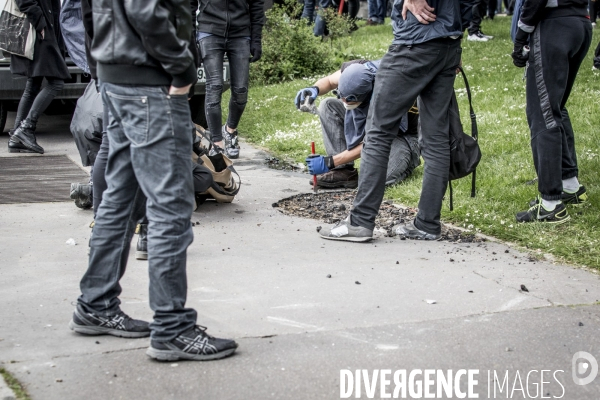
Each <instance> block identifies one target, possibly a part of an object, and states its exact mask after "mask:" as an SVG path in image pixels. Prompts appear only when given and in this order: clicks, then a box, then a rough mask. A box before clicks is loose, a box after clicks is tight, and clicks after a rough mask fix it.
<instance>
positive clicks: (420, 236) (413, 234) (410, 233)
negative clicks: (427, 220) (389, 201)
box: [392, 221, 442, 240]
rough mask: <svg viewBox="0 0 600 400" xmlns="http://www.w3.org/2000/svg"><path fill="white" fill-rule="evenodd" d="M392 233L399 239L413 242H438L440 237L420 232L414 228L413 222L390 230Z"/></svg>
mask: <svg viewBox="0 0 600 400" xmlns="http://www.w3.org/2000/svg"><path fill="white" fill-rule="evenodd" d="M392 231H393V232H394V234H396V235H398V236H400V237H404V238H407V239H415V240H438V239H439V238H440V237H441V236H442V235H440V234H437V235H434V234H433V233H428V232H425V231H422V230H420V229H419V228H417V227H416V226H415V223H414V221H410V222H407V223H405V224H400V225H396V226H394V227H393V228H392Z"/></svg>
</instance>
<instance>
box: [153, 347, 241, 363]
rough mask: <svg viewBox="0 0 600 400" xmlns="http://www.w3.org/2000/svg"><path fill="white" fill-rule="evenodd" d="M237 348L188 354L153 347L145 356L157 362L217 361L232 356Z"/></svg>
mask: <svg viewBox="0 0 600 400" xmlns="http://www.w3.org/2000/svg"><path fill="white" fill-rule="evenodd" d="M236 349H237V348H233V349H227V350H223V351H220V352H218V353H214V354H189V353H186V352H183V351H176V350H158V349H155V348H153V347H149V348H148V350H146V355H147V356H148V357H150V358H154V359H155V360H158V361H177V360H191V361H210V360H218V359H220V358H225V357H228V356H230V355H232V354H233V353H234V352H235V350H236Z"/></svg>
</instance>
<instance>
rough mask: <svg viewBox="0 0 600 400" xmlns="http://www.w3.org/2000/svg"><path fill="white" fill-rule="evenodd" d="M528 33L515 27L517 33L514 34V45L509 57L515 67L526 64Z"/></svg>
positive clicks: (521, 66) (527, 58) (527, 57)
mask: <svg viewBox="0 0 600 400" xmlns="http://www.w3.org/2000/svg"><path fill="white" fill-rule="evenodd" d="M528 43H529V33H527V32H525V31H524V30H522V29H521V28H519V29H517V34H516V35H515V47H514V48H513V52H512V54H511V57H512V59H513V64H514V65H515V66H516V67H519V68H523V67H525V66H526V65H527V60H529V46H528V45H527V44H528Z"/></svg>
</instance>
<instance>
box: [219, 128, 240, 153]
mask: <svg viewBox="0 0 600 400" xmlns="http://www.w3.org/2000/svg"><path fill="white" fill-rule="evenodd" d="M223 139H224V140H225V155H226V156H227V157H229V158H232V159H235V158H238V157H239V156H240V145H239V143H238V132H237V129H236V131H235V132H233V133H230V132H229V131H228V130H227V128H226V125H223Z"/></svg>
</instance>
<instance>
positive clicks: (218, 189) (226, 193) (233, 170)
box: [210, 165, 242, 196]
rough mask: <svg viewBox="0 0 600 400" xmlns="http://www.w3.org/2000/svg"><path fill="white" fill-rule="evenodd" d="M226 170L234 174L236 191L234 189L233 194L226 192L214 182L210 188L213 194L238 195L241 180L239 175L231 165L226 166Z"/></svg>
mask: <svg viewBox="0 0 600 400" xmlns="http://www.w3.org/2000/svg"><path fill="white" fill-rule="evenodd" d="M227 169H228V170H230V171H231V172H232V173H234V174H235V175H236V176H237V189H235V190H234V191H233V192H227V191H225V190H223V188H222V187H221V185H219V184H218V183H214V182H213V184H212V185H211V186H210V187H211V188H212V189H213V190H214V191H215V192H217V193H219V194H222V195H224V196H235V195H236V194H238V193H239V191H240V189H241V188H242V178H240V174H238V173H237V171H236V170H235V168H233V165H230V166H228V167H227Z"/></svg>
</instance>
